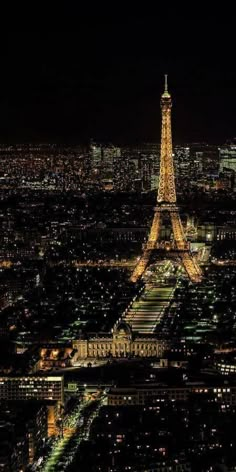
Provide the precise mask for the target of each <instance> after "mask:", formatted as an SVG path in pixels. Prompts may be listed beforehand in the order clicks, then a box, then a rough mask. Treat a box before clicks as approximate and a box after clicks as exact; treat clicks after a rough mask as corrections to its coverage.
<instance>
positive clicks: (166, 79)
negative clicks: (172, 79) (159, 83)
mask: <svg viewBox="0 0 236 472" xmlns="http://www.w3.org/2000/svg"><path fill="white" fill-rule="evenodd" d="M165 92H167V93H168V74H165Z"/></svg>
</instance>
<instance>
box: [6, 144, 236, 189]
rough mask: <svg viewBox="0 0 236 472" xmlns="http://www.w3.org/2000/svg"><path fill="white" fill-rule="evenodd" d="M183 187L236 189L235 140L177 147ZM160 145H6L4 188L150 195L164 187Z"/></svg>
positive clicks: (176, 167)
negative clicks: (160, 183)
mask: <svg viewBox="0 0 236 472" xmlns="http://www.w3.org/2000/svg"><path fill="white" fill-rule="evenodd" d="M173 152H174V162H175V173H176V179H177V185H180V186H181V185H182V184H183V179H184V180H186V179H187V180H188V181H189V180H191V181H192V183H193V184H195V185H198V186H199V187H202V188H204V189H209V188H215V189H223V190H225V189H226V190H227V189H228V190H229V189H234V187H235V172H236V144H235V140H232V141H230V142H227V143H226V144H225V145H222V146H220V147H219V146H216V145H208V144H205V143H191V144H186V145H176V146H175V147H174V150H173ZM159 163H160V145H159V144H157V143H143V144H139V145H124V146H116V145H114V144H112V143H110V144H101V143H97V142H95V141H93V140H91V142H90V143H89V145H86V146H70V147H67V146H58V145H16V146H4V145H1V146H0V184H1V186H2V188H4V187H5V188H11V187H12V188H13V187H14V188H16V187H18V188H24V189H34V190H40V189H41V190H55V191H56V190H65V191H69V190H72V191H73V190H80V189H81V190H83V189H84V188H87V189H88V188H99V189H103V190H113V191H118V192H127V191H141V192H145V191H150V190H152V189H156V188H157V186H158V172H159Z"/></svg>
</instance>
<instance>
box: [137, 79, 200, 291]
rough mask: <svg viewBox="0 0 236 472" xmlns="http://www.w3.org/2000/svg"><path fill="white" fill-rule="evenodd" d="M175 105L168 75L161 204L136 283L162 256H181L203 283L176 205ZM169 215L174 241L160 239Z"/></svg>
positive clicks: (163, 106)
mask: <svg viewBox="0 0 236 472" xmlns="http://www.w3.org/2000/svg"><path fill="white" fill-rule="evenodd" d="M171 107H172V100H171V95H170V93H169V92H168V84H167V75H165V89H164V93H163V94H162V96H161V111H162V129H161V160H160V178H159V187H158V194H157V204H156V206H155V208H154V218H153V221H152V226H151V230H150V233H149V237H148V241H147V242H146V243H145V244H144V245H143V253H142V256H141V258H140V260H139V261H138V263H137V265H136V267H135V269H134V271H133V274H132V276H131V281H132V282H136V281H137V280H138V279H139V278H140V277H141V276H142V275H143V273H144V272H145V270H146V269H147V267H148V266H150V265H151V264H152V263H154V262H155V260H157V258H158V257H160V255H163V257H166V256H167V257H175V258H176V257H177V258H178V259H180V260H181V262H182V265H183V266H184V268H185V270H186V272H187V274H188V276H189V278H190V280H191V281H192V282H200V281H201V279H202V271H201V269H200V267H199V265H198V263H197V261H196V259H195V258H194V257H193V256H192V254H191V252H190V245H189V243H188V241H187V239H186V236H185V233H184V229H183V225H182V222H181V219H180V215H179V209H178V206H177V204H176V190H175V176H174V164H173V154H172V135H171ZM166 217H168V218H169V219H170V222H171V226H172V232H173V240H172V241H161V240H160V231H161V224H162V220H163V218H166ZM167 253H168V255H167Z"/></svg>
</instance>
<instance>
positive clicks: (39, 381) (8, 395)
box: [0, 376, 64, 404]
mask: <svg viewBox="0 0 236 472" xmlns="http://www.w3.org/2000/svg"><path fill="white" fill-rule="evenodd" d="M0 400H41V401H42V400H46V401H47V400H49V401H56V402H60V403H62V404H63V402H64V382H63V377H61V376H58V377H53V376H52V377H41V376H38V377H33V376H32V377H31V376H27V377H23V376H22V377H0Z"/></svg>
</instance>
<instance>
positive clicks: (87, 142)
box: [0, 137, 236, 147]
mask: <svg viewBox="0 0 236 472" xmlns="http://www.w3.org/2000/svg"><path fill="white" fill-rule="evenodd" d="M235 139H236V138H235V137H232V138H230V139H229V138H226V139H225V140H224V141H223V140H221V141H216V140H212V139H211V140H209V141H206V140H199V139H194V140H193V139H192V140H175V141H174V143H173V147H175V146H185V145H191V144H203V145H207V146H222V145H226V144H233V142H234V141H235ZM93 142H94V143H95V144H99V145H114V146H117V147H123V146H138V145H143V144H153V145H160V144H161V141H160V140H158V141H157V140H152V139H147V140H135V139H131V140H129V141H127V140H126V141H122V142H121V140H117V139H114V140H112V139H101V138H96V137H91V138H89V139H80V140H76V139H67V140H66V139H65V140H63V141H59V140H53V139H52V140H49V139H42V140H38V139H37V140H36V139H31V140H28V139H24V140H21V139H19V140H14V141H9V140H7V139H6V140H4V139H0V146H1V147H2V146H30V145H34V146H65V147H66V146H68V147H69V146H89V145H91V144H92V143H93Z"/></svg>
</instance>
